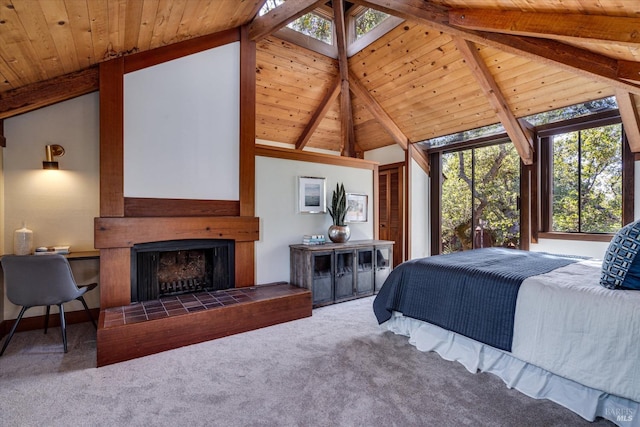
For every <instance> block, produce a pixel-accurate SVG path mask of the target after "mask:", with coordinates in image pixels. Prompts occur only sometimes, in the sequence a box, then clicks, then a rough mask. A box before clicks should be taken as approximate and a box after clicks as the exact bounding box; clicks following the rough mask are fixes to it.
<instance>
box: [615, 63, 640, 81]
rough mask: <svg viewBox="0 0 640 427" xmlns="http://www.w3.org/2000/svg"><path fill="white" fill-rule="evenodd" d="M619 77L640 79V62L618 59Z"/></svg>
mask: <svg viewBox="0 0 640 427" xmlns="http://www.w3.org/2000/svg"><path fill="white" fill-rule="evenodd" d="M618 78H620V79H625V80H635V81H637V82H639V81H640V62H634V61H623V60H618Z"/></svg>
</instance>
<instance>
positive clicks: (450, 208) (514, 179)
mask: <svg viewBox="0 0 640 427" xmlns="http://www.w3.org/2000/svg"><path fill="white" fill-rule="evenodd" d="M519 196H520V157H519V156H518V153H517V151H516V149H515V147H514V145H513V144H512V143H511V142H510V141H507V142H504V143H500V144H495V145H490V146H483V147H476V148H471V149H466V150H459V151H454V152H448V153H443V154H442V206H441V221H442V223H441V224H442V225H441V236H442V242H441V253H451V252H458V251H462V250H468V249H476V248H481V247H491V246H498V247H511V248H517V247H519V246H520V209H519V206H518V201H519Z"/></svg>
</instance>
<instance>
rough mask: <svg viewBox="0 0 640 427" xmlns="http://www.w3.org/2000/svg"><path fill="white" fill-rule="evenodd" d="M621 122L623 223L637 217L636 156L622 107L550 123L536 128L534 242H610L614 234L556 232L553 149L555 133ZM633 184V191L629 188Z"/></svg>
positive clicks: (533, 200) (533, 208) (532, 237)
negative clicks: (628, 134)
mask: <svg viewBox="0 0 640 427" xmlns="http://www.w3.org/2000/svg"><path fill="white" fill-rule="evenodd" d="M613 124H619V125H620V126H622V138H621V144H622V147H621V148H622V213H621V214H622V218H621V219H622V224H621V226H622V225H624V224H627V223H629V222H631V221H633V219H634V212H633V210H634V208H633V206H634V194H633V188H634V156H633V154H632V153H631V150H630V149H629V143H628V140H627V136H626V134H625V132H624V125H623V123H622V119H621V117H620V112H619V110H611V111H607V112H604V113H599V114H594V115H592V116H588V117H579V118H576V119H570V120H565V121H562V122H557V123H553V124H549V125H544V126H538V127H537V128H536V150H535V151H536V153H539V156H537V159H536V162H537V163H538V164H537V168H535V170H536V171H537V173H538V174H539V179H535V180H534V183H537V188H536V189H535V190H534V191H535V192H537V194H538V197H532V202H533V204H534V206H532V211H533V212H537V213H538V215H532V222H537V224H532V231H533V233H532V236H531V241H532V242H534V243H537V241H538V239H539V238H546V239H563V240H583V241H599V242H608V241H610V240H611V237H612V236H613V235H614V233H604V232H603V233H584V232H564V231H553V230H552V221H553V191H552V188H553V153H552V150H551V138H552V137H553V136H555V135H559V134H563V133H569V132H576V131H582V130H586V129H592V128H597V127H602V126H609V125H613ZM629 187H630V188H631V191H629Z"/></svg>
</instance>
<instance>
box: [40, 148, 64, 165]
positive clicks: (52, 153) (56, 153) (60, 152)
mask: <svg viewBox="0 0 640 427" xmlns="http://www.w3.org/2000/svg"><path fill="white" fill-rule="evenodd" d="M45 152H46V160H45V161H43V162H42V169H54V170H58V162H56V161H54V160H53V158H54V157H61V156H64V147H63V146H62V145H58V144H52V145H47V146H46V147H45Z"/></svg>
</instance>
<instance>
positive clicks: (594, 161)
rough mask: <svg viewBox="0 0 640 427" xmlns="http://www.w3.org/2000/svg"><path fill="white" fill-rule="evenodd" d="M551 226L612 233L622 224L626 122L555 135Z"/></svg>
mask: <svg viewBox="0 0 640 427" xmlns="http://www.w3.org/2000/svg"><path fill="white" fill-rule="evenodd" d="M550 144H551V150H552V153H553V165H552V171H553V177H552V179H553V186H552V195H551V197H552V205H553V206H552V215H551V230H552V231H559V232H568V233H612V232H615V231H616V230H618V229H619V228H620V226H621V225H622V125H620V124H614V125H609V126H600V127H596V128H589V129H584V130H578V131H574V132H568V133H562V134H558V135H554V136H552V137H551V138H550Z"/></svg>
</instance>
